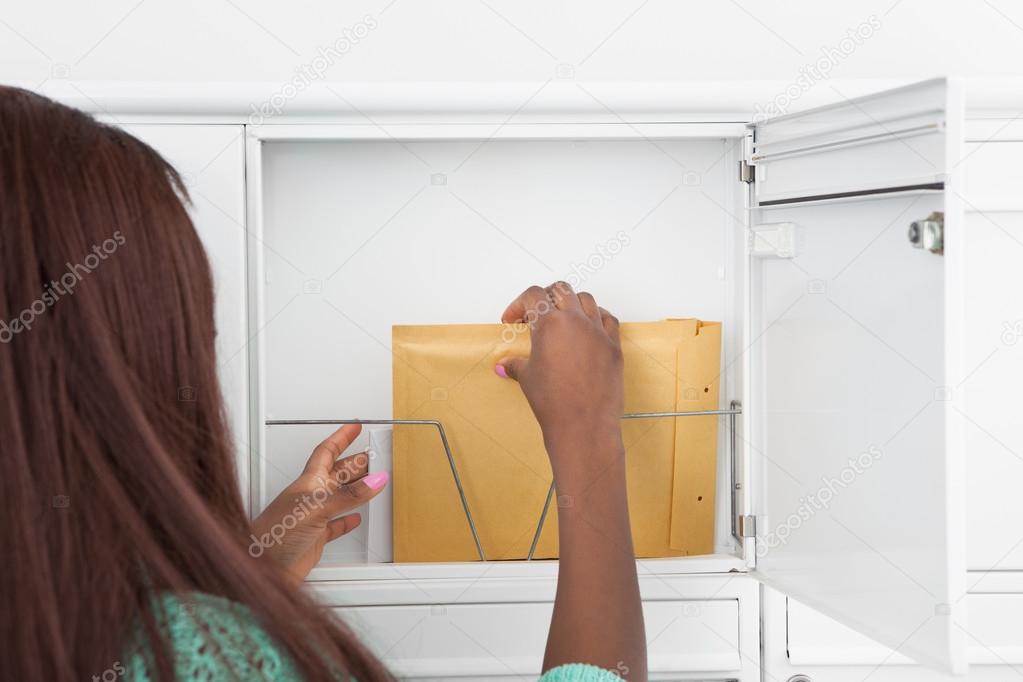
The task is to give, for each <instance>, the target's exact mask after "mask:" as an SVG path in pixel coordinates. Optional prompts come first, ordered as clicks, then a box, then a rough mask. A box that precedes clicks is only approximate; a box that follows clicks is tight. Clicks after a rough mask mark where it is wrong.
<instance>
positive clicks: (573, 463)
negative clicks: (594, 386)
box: [544, 419, 625, 487]
mask: <svg viewBox="0 0 1023 682" xmlns="http://www.w3.org/2000/svg"><path fill="white" fill-rule="evenodd" d="M544 445H545V447H546V448H547V452H548V454H549V455H550V458H551V468H552V469H553V471H554V478H555V482H556V483H557V484H558V485H559V487H562V486H563V485H564V484H569V485H570V484H574V483H575V482H577V481H587V480H589V479H592V478H593V477H594V476H596V475H599V474H602V473H603V472H606V471H607V469H608V468H609V467H616V466H618V465H624V462H625V447H624V445H623V443H622V429H621V424H620V423H619V420H617V419H614V420H613V421H612V420H608V421H606V422H605V423H588V424H580V425H577V426H575V427H568V428H566V427H562V428H559V429H556V430H547V429H545V430H544Z"/></svg>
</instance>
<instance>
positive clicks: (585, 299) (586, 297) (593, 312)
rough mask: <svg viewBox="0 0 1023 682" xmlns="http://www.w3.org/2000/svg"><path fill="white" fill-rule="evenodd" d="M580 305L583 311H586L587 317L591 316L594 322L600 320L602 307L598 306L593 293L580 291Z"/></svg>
mask: <svg viewBox="0 0 1023 682" xmlns="http://www.w3.org/2000/svg"><path fill="white" fill-rule="evenodd" d="M579 305H580V306H582V309H583V312H584V313H586V317H588V318H590V319H591V320H593V321H594V322H600V308H599V307H598V306H597V302H596V301H595V300H594V299H593V294H591V293H589V292H588V291H582V292H580V293H579Z"/></svg>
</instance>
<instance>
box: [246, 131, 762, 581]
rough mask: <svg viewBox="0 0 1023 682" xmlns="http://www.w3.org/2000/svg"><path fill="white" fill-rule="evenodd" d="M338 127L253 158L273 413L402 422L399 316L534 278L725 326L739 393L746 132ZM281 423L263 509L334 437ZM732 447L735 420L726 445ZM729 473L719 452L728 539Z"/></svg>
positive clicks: (332, 556)
mask: <svg viewBox="0 0 1023 682" xmlns="http://www.w3.org/2000/svg"><path fill="white" fill-rule="evenodd" d="M687 130H688V129H687ZM694 130H695V128H694ZM298 132H302V131H298ZM329 132H330V130H328V129H326V128H324V129H321V130H320V132H319V135H320V136H321V138H322V136H323V135H325V134H327V133H329ZM334 132H335V134H337V135H338V136H339V139H334V140H324V139H317V140H313V141H287V140H282V139H281V133H280V132H278V133H276V134H275V135H274V136H273V137H274V140H273V141H270V142H262V143H260V144H261V145H262V148H261V149H260V150H259V151H258V152H256V153H258V154H259V156H260V160H261V164H260V171H261V177H262V181H261V183H260V188H259V189H260V190H261V195H260V196H259V197H257V198H256V199H257V201H256V203H255V205H254V206H253V210H255V211H259V213H260V215H259V216H258V220H259V221H261V223H262V233H261V234H260V235H259V239H260V253H259V257H260V258H261V259H262V260H263V261H264V262H265V268H264V271H263V277H262V278H261V280H260V282H259V285H260V286H261V287H262V288H263V292H262V294H261V295H262V296H263V300H264V304H263V305H262V321H261V322H260V323H259V329H260V330H261V333H260V336H259V342H260V344H261V347H262V351H261V355H262V358H263V361H262V362H263V363H264V366H265V374H264V375H263V376H264V377H265V386H264V390H263V393H264V394H265V397H266V399H265V416H266V418H271V419H281V418H285V419H287V418H299V419H302V418H330V417H338V418H341V417H362V418H371V417H387V416H389V415H390V412H391V381H390V371H391V353H390V327H391V325H392V324H396V323H448V322H485V321H488V320H496V319H497V317H498V316H499V315H500V312H501V310H502V309H503V307H504V305H505V304H506V303H507V302H508V301H510V300H511V298H512V297H514V296H515V295H516V294H517V293H518V292H519V291H521V290H522V289H523V288H525V286H527V285H528V284H530V283H533V282H538V281H539V282H545V281H553V280H554V279H558V278H563V279H567V280H568V281H571V282H574V283H576V284H578V286H579V288H583V289H589V290H591V291H593V292H594V293H595V295H596V296H597V298H598V299H600V300H601V302H602V304H603V305H605V306H606V307H608V308H609V309H611V310H614V311H615V312H616V314H618V315H619V317H621V318H622V319H630V320H641V319H658V318H663V317H669V316H676V317H677V316H679V315H683V316H696V317H701V318H703V319H712V320H722V321H724V323H725V339H724V342H723V343H724V353H725V370H724V374H723V383H724V385H725V386H727V387H728V389H727V390H726V394H727V395H729V396H733V395H737V394H738V388H737V383H736V382H737V379H736V377H737V375H738V371H737V368H736V367H735V366H734V365H732V364H731V363H730V362H729V359H730V358H734V357H736V355H737V354H738V352H739V349H740V348H741V345H740V338H739V336H740V334H739V327H740V325H739V324H738V319H739V318H738V306H737V305H736V297H737V296H740V295H741V293H742V292H741V290H740V289H739V288H738V287H737V285H736V277H737V275H738V272H737V271H738V269H739V267H740V266H741V260H739V259H738V258H737V257H736V254H737V241H738V238H741V236H740V235H741V233H740V232H739V228H738V227H737V222H738V221H737V218H736V216H737V215H738V214H740V211H739V210H737V208H736V203H737V201H736V197H735V194H734V191H735V183H734V179H733V175H732V169H733V168H734V166H733V165H732V163H731V161H732V160H733V159H734V158H735V153H736V152H735V147H736V145H735V141H734V140H723V139H700V138H699V137H697V138H695V139H689V138H680V139H647V138H644V137H642V136H634V137H632V138H631V139H625V140H609V139H585V138H583V139H580V138H577V137H575V133H576V132H577V130H576V127H575V126H565V128H564V129H563V134H564V135H565V139H559V140H487V139H483V140H465V139H463V137H462V136H463V135H465V134H466V131H465V130H463V129H462V127H459V126H456V127H452V128H451V129H449V130H448V135H450V136H451V137H452V138H453V139H450V140H443V139H430V140H429V141H416V140H408V141H406V140H400V141H399V140H392V139H390V138H388V137H387V135H386V134H385V133H384V132H379V131H378V134H379V136H380V137H381V138H382V139H379V140H372V141H366V140H361V139H360V140H354V141H353V140H348V139H346V138H345V137H344V135H346V131H345V129H338V130H337V131H334ZM579 132H580V133H582V134H585V133H586V129H585V128H583V129H580V130H579ZM683 133H685V131H684V130H682V131H676V134H683ZM620 134H621V135H623V136H629V135H630V134H635V131H632V130H631V127H630V126H627V125H624V126H622V131H621V133H620ZM266 433H268V437H267V449H266V460H265V466H264V467H263V468H264V477H263V479H262V484H261V490H260V491H259V494H258V500H260V501H264V502H263V503H265V500H267V499H269V497H270V496H271V495H272V494H273V493H274V491H275V490H278V489H279V487H280V486H282V485H283V482H284V481H286V480H287V479H288V477H289V476H293V475H294V474H296V473H297V472H298V470H299V467H300V463H301V462H302V461H304V457H306V456H307V453H308V450H309V448H310V447H311V446H312V445H313V444H315V442H316V441H317V439H318V438H320V437H322V432H321V431H316V429H314V428H313V427H272V428H270V429H268V430H267V431H266ZM725 444H726V441H725V430H724V429H722V431H721V445H722V447H721V448H720V451H721V452H722V453H724V452H726V451H727V450H726V449H725V447H724V446H725ZM363 446H364V442H362V441H360V443H358V444H356V446H355V447H363ZM353 451H354V450H353ZM726 467H727V461H726V460H725V459H724V458H722V460H721V462H720V466H719V490H720V495H719V498H720V501H721V506H720V508H719V514H720V515H721V516H722V523H719V524H718V529H717V540H718V545H719V546H720V547H722V548H723V551H728V550H729V549H730V547H731V539H730V538H731V535H730V524H729V523H727V518H728V511H727V510H728V500H729V495H728V492H729V491H728V477H727V468H726ZM256 506H257V507H258V506H259V504H258V503H257V505H256ZM364 546H365V545H364V539H362V538H351V539H345V540H342V541H341V542H338V543H332V546H331V547H329V548H328V551H327V553H326V554H325V559H326V561H327V562H335V563H336V562H339V561H349V560H351V556H352V552H353V551H354V552H356V553H357V552H358V551H359V550H360V549H362V550H363V551H364Z"/></svg>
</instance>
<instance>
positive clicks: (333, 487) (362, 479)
mask: <svg viewBox="0 0 1023 682" xmlns="http://www.w3.org/2000/svg"><path fill="white" fill-rule="evenodd" d="M360 431H362V427H361V426H360V425H358V424H346V425H345V426H342V427H341V428H340V429H338V430H337V431H335V432H334V433H332V434H331V435H330V436H328V437H327V439H326V440H325V441H323V442H322V443H320V444H319V445H317V446H316V449H314V450H313V454H312V455H311V456H310V457H309V461H308V462H306V465H305V469H304V470H303V471H302V474H301V475H300V476H299V477H298V479H297V480H295V482H294V483H292V484H291V485H289V486H288V487H287V488H285V489H284V491H283V492H282V493H281V494H280V495H278V496H277V498H276V499H275V500H274V501H273V502H271V503H270V504H269V506H267V508H266V509H265V510H263V513H261V514H260V515H259V516H258V517H257V518H256V519H255V520H254V521H253V522H252V536H251V539H252V544H251V545H249V554H251V555H252V556H254V557H256V558H260V557H263V558H268V559H271V560H273V561H274V562H275V563H276V564H278V565H279V566H280V567H281V568H283V569H284V570H285V572H286V573H287V575H288V577H289V578H290V579H291V580H292V581H293V582H294V583H295V584H297V585H300V584H301V583H302V581H303V580H304V579H305V577H306V576H307V575H308V574H309V571H310V570H312V568H313V566H315V565H316V564H317V562H318V561H319V560H320V557H321V556H322V555H323V547H324V545H326V544H327V543H328V542H330V541H331V540H336V539H337V538H339V537H341V536H342V535H345V534H346V533H350V532H351V531H353V530H355V528H357V527H358V526H359V524H360V523H362V517H361V516H360V515H359V514H358V513H351V512H352V510H353V509H355V508H356V507H361V506H362V505H364V504H366V503H367V502H369V501H370V500H371V499H373V498H374V497H375V496H376V495H377V493H379V492H380V491H381V490H383V488H384V486H385V485H387V481H388V478H389V477H388V474H387V472H379V473H373V474H368V475H367V473H366V472H367V471H368V468H369V454H368V453H365V452H360V453H358V454H355V455H351V456H349V457H345V458H343V459H339V458H340V457H341V454H342V453H343V452H344V451H345V448H347V447H348V446H349V445H351V444H352V441H354V440H355V438H356V437H357V436H358V435H359V432H360Z"/></svg>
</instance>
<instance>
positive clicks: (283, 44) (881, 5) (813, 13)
mask: <svg viewBox="0 0 1023 682" xmlns="http://www.w3.org/2000/svg"><path fill="white" fill-rule="evenodd" d="M871 17H874V19H871ZM367 18H368V19H367ZM869 21H874V22H875V24H876V26H877V28H876V30H874V31H873V33H872V35H871V37H870V38H869V39H866V40H864V41H862V44H859V45H857V46H856V47H855V49H854V50H853V51H852V52H851V53H849V54H848V55H847V56H843V57H842V58H841V59H838V60H837V62H838V63H837V64H835V65H834V68H833V72H832V76H833V77H834V78H839V79H843V80H844V79H856V78H873V79H876V78H897V79H909V78H919V77H926V76H932V75H938V74H942V73H945V72H947V71H952V72H964V73H968V74H978V73H979V74H1008V73H1023V59H1020V56H1021V54H1023V48H1020V47H1019V45H1020V44H1021V43H1023V6H1021V4H1020V3H1018V2H1013V0H983V1H978V2H972V1H971V2H967V1H966V0H963V2H959V3H957V2H953V1H952V0H946V2H935V1H933V0H858V1H855V2H851V1H842V2H837V1H835V0H823V1H822V0H812V1H807V0H800V1H798V2H789V1H786V0H769V1H765V2H757V1H755V0H714V1H712V0H704V1H703V2H695V1H693V0H685V1H680V2H672V1H671V0H627V1H623V2H608V1H601V2H594V1H592V0H567V1H566V0H563V1H560V2H555V1H550V0H546V1H544V0H531V1H527V2H522V1H518V0H451V1H450V2H444V3H441V2H423V1H421V0H375V1H369V0H354V1H351V2H323V1H322V0H321V1H320V2H313V1H312V0H300V1H297V2H280V1H271V0H255V1H243V0H173V1H171V0H141V1H139V0H102V1H100V2H79V1H74V0H33V1H31V2H15V0H6V1H5V3H4V4H3V6H2V9H0V81H5V82H7V81H20V82H23V83H26V84H27V85H28V86H29V87H34V86H41V85H42V84H43V83H44V81H46V80H47V79H68V78H70V79H73V80H82V81H95V80H129V81H139V80H181V81H227V80H252V81H266V82H270V83H272V82H277V83H280V82H282V81H284V80H287V79H290V78H292V77H293V75H294V72H295V70H296V69H301V68H303V67H305V68H309V65H310V64H311V63H312V61H313V59H314V57H316V55H317V50H318V48H320V47H323V46H329V45H332V44H334V43H335V42H336V41H337V40H338V39H339V38H340V37H343V36H344V35H345V30H346V29H349V30H355V29H356V28H357V25H358V24H360V23H361V22H368V23H371V24H374V25H375V27H374V28H370V29H369V30H368V32H367V33H366V34H365V35H364V37H362V38H361V39H358V40H357V43H356V44H354V45H352V46H351V49H350V50H349V51H348V52H347V53H346V54H344V55H343V56H341V58H339V59H332V60H331V62H332V63H331V64H330V65H329V67H328V68H326V69H325V71H324V72H323V74H322V77H323V79H324V80H330V81H392V80H393V81H409V80H428V81H493V80H522V81H538V82H543V81H545V80H546V79H548V78H551V77H553V76H555V74H556V73H557V71H556V69H557V67H558V65H559V64H561V65H571V66H572V68H573V69H574V72H573V75H574V77H575V78H576V79H577V80H578V81H580V82H585V81H599V80H645V81H663V80H700V79H742V80H749V79H761V78H764V79H776V80H781V81H789V80H793V79H795V78H796V77H797V76H798V75H799V72H800V69H801V68H802V67H804V66H805V65H807V64H811V63H813V62H814V61H816V60H817V59H818V58H819V57H821V55H822V52H821V50H822V48H826V47H838V46H839V44H840V41H841V40H842V38H843V37H845V36H846V34H847V32H848V31H849V30H850V29H855V28H856V27H857V26H859V25H860V24H862V23H864V22H869ZM359 31H360V32H362V29H361V28H360V29H359ZM952 36H955V37H952ZM956 43H959V45H960V47H961V48H962V49H957V48H956ZM847 44H848V43H847ZM956 52H959V53H960V55H959V58H958V59H957V58H955V57H954V56H953V55H954V54H955V53H956ZM565 69H566V67H563V68H562V71H561V74H562V75H563V76H564V75H565V74H566V73H567V72H566V70H565Z"/></svg>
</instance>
